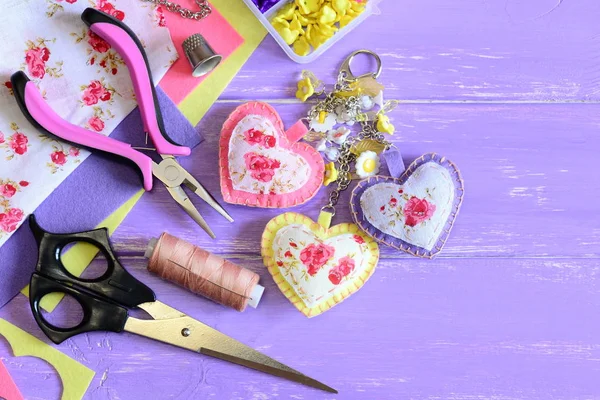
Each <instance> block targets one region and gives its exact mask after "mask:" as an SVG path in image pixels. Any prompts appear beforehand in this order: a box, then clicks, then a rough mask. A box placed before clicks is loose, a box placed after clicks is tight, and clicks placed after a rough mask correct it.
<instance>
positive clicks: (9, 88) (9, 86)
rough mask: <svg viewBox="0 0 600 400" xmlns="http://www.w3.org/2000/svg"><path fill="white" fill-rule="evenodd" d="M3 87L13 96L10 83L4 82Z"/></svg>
mask: <svg viewBox="0 0 600 400" xmlns="http://www.w3.org/2000/svg"><path fill="white" fill-rule="evenodd" d="M4 86H6V88H7V89H8V93H10V95H11V96H13V95H14V94H15V93H14V92H13V86H12V82H11V81H6V82H4ZM0 143H2V142H0Z"/></svg>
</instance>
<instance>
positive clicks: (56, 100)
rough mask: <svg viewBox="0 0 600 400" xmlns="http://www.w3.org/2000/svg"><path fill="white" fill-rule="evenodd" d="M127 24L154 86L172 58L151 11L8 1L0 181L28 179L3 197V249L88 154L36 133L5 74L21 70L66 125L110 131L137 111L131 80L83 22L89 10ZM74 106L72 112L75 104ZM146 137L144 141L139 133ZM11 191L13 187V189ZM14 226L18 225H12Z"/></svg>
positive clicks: (105, 0)
mask: <svg viewBox="0 0 600 400" xmlns="http://www.w3.org/2000/svg"><path fill="white" fill-rule="evenodd" d="M90 6H93V7H96V8H98V9H100V10H102V11H104V12H107V13H109V14H110V15H112V16H114V17H115V18H117V19H120V20H122V21H124V22H125V23H126V24H127V25H128V26H130V27H131V28H132V30H133V31H134V32H135V33H136V34H137V35H138V36H139V37H140V39H141V41H142V42H143V43H144V45H145V51H146V53H147V55H148V59H149V63H150V66H151V69H152V75H153V77H154V79H155V82H158V81H160V79H161V78H162V77H163V76H164V75H165V74H166V72H167V70H168V69H169V67H170V66H171V64H172V63H173V62H174V61H175V60H176V59H177V53H176V51H175V48H174V45H173V42H172V41H171V38H170V35H169V31H168V30H167V29H166V28H165V27H161V26H160V24H157V23H156V14H155V12H156V7H155V6H150V5H147V6H146V8H145V9H146V11H147V12H140V8H139V4H138V3H137V2H131V1H122V0H93V1H89V0H85V1H84V0H64V1H58V0H48V1H39V2H18V1H12V2H9V3H8V4H4V7H3V9H2V13H0V23H2V24H3V26H10V27H11V29H4V30H2V32H0V43H3V45H4V47H3V57H1V58H0V82H2V83H3V84H2V85H0V179H1V180H3V182H8V181H10V182H11V183H9V185H10V186H14V184H13V183H19V182H27V183H28V186H27V187H26V188H24V187H20V191H17V192H16V194H14V195H13V196H11V197H10V198H8V197H7V196H6V193H8V192H6V193H5V195H4V196H0V202H1V204H0V219H1V221H2V222H0V247H1V246H2V245H3V244H4V243H5V242H6V241H7V240H8V238H9V237H10V236H11V235H12V234H13V233H14V231H15V230H16V228H17V227H18V226H19V225H20V224H21V223H22V221H23V216H25V215H27V214H30V213H31V212H33V211H34V210H35V209H36V208H37V207H38V206H39V205H40V203H41V202H42V201H43V200H44V199H45V198H46V197H47V196H48V195H49V194H50V193H51V192H52V191H53V190H54V189H55V188H56V187H57V186H58V185H59V184H60V183H61V182H62V181H63V180H64V179H65V178H66V177H67V176H69V174H70V173H71V172H73V171H74V170H75V169H76V168H77V167H78V166H79V165H81V163H82V162H83V161H84V160H85V159H86V158H87V157H88V156H89V153H88V152H86V151H82V150H80V149H78V148H76V147H73V146H71V145H68V144H65V143H63V142H60V141H57V140H54V139H53V138H49V137H46V136H44V135H40V134H39V132H38V131H37V130H36V129H35V128H33V127H32V126H31V125H30V124H29V122H28V121H27V120H26V119H25V117H24V116H23V114H22V113H21V111H20V110H19V107H18V105H17V103H16V102H15V99H14V95H13V91H12V87H11V84H10V76H11V75H12V74H13V73H14V72H15V71H16V70H18V69H20V70H22V71H24V72H25V73H26V74H27V75H28V76H29V78H30V79H32V81H33V82H35V84H36V85H37V86H38V88H39V89H40V92H41V93H42V94H43V95H44V96H45V98H46V99H47V101H48V103H49V104H50V106H51V107H52V108H53V109H54V110H55V111H56V112H57V113H58V114H59V115H60V116H62V117H64V118H65V119H67V120H68V121H69V122H71V123H73V124H76V125H79V126H82V127H85V128H87V129H90V130H93V131H95V132H99V133H101V134H104V135H108V134H110V133H111V132H112V131H113V130H114V129H115V128H116V127H117V125H118V124H119V123H120V122H121V121H122V120H123V119H124V118H125V117H126V116H127V115H128V114H129V113H130V112H131V111H132V110H133V109H134V108H135V107H136V105H137V103H136V101H135V97H134V92H133V87H132V83H131V77H130V76H129V73H128V71H127V70H126V68H124V63H123V60H122V59H121V57H120V56H119V55H118V54H117V52H116V51H115V50H114V49H112V48H111V46H110V45H109V44H108V43H107V42H105V41H104V40H102V39H101V38H99V37H97V36H95V35H93V34H91V33H90V32H89V30H88V28H87V27H86V26H85V24H84V23H83V22H82V21H81V19H80V17H79V16H80V15H81V12H82V11H83V10H84V9H85V8H86V7H90ZM77 104H79V106H77V107H74V105H77ZM142 140H143V136H142ZM15 187H16V186H15ZM15 222H16V226H15Z"/></svg>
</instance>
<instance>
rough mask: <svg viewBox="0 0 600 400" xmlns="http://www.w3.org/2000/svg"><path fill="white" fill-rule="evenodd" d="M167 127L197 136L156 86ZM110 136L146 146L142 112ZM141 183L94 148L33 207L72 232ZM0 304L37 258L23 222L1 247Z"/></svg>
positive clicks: (44, 219) (178, 136) (182, 138)
mask: <svg viewBox="0 0 600 400" xmlns="http://www.w3.org/2000/svg"><path fill="white" fill-rule="evenodd" d="M157 94H158V99H159V103H160V106H161V111H162V113H163V117H164V120H165V126H166V129H167V132H168V133H169V135H170V136H171V137H172V138H173V139H174V140H175V141H177V142H179V143H181V144H184V145H187V146H190V147H194V146H196V145H197V144H198V143H200V141H201V136H200V135H199V134H198V132H197V131H196V130H195V129H194V128H193V127H192V126H191V125H190V123H189V122H188V121H187V119H186V118H185V117H184V116H183V115H182V114H181V113H180V112H179V111H178V110H177V107H176V106H175V104H173V102H172V101H171V100H170V99H169V98H168V96H167V95H166V94H165V93H164V92H163V91H162V90H160V88H159V89H158V90H157ZM111 137H113V138H116V139H119V140H123V141H126V142H130V143H132V144H133V145H138V146H144V145H145V143H144V141H145V134H144V129H143V124H142V120H141V116H140V113H139V110H138V109H135V110H134V111H133V112H132V113H131V114H130V115H129V116H127V118H125V120H123V122H122V123H121V124H120V125H119V126H118V127H117V129H116V130H115V131H114V132H113V134H112V135H111ZM140 188H141V181H140V177H139V174H138V172H137V170H136V169H134V168H133V167H131V165H129V164H128V163H123V162H121V161H119V160H116V159H109V158H107V157H105V156H103V155H101V154H98V153H94V154H92V156H90V157H89V158H88V159H87V160H86V161H84V162H83V163H82V165H81V167H79V168H77V169H76V170H75V171H74V172H73V173H72V174H71V176H70V178H69V179H68V180H66V181H65V182H63V184H62V185H60V186H59V187H58V188H57V189H56V190H55V191H54V192H53V193H52V195H51V196H50V197H48V198H47V199H46V200H45V201H44V202H43V203H42V204H41V205H40V206H39V207H38V209H37V210H36V211H35V215H36V217H37V218H38V222H39V223H40V224H41V225H42V226H43V227H44V228H46V229H47V230H49V231H53V232H75V231H80V230H89V229H92V228H94V227H96V226H97V225H98V224H99V223H100V222H101V221H103V220H104V219H105V218H106V217H108V216H109V215H110V214H111V213H113V211H115V210H116V209H117V208H118V207H119V206H121V205H122V204H123V203H125V202H126V201H127V200H129V199H131V198H132V196H134V195H135V194H136V193H137V192H138V191H139V190H140ZM0 260H1V261H0V306H2V305H4V304H6V303H7V302H8V301H9V300H10V299H11V298H12V297H13V296H15V295H16V294H17V293H18V292H19V291H20V290H21V289H23V288H24V287H25V286H26V285H27V283H28V282H29V277H30V276H31V273H32V271H33V270H34V268H35V264H36V262H37V246H36V243H35V240H34V238H33V235H32V234H31V232H30V230H29V227H28V226H27V224H24V225H23V226H21V227H20V228H19V230H18V231H17V232H16V233H15V234H14V235H13V237H11V238H10V240H9V241H8V242H7V243H6V244H5V245H4V246H3V247H2V248H0Z"/></svg>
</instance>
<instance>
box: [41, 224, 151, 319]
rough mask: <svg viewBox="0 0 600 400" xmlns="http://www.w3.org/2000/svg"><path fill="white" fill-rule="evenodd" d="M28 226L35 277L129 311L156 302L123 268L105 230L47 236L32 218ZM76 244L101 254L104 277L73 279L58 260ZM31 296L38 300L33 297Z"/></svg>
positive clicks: (146, 289)
mask: <svg viewBox="0 0 600 400" xmlns="http://www.w3.org/2000/svg"><path fill="white" fill-rule="evenodd" d="M29 226H30V227H31V230H32V232H33V235H34V237H35V239H36V241H37V244H38V248H39V255H38V262H37V266H36V272H37V274H38V275H41V276H44V277H46V278H48V279H51V280H54V281H59V282H61V283H63V284H67V285H70V286H71V287H73V288H77V289H82V290H84V291H86V292H89V293H92V294H95V295H96V296H98V297H103V298H106V299H109V300H110V301H112V302H114V303H116V304H120V305H122V306H125V307H128V308H133V307H137V306H138V305H140V304H142V303H147V302H152V301H155V300H156V296H155V295H154V292H153V291H152V289H150V288H149V287H148V286H146V285H144V284H143V283H142V282H140V281H139V280H137V279H136V278H134V277H133V275H131V274H130V273H129V272H127V270H126V269H125V268H123V266H122V265H121V263H120V262H119V260H118V259H117V257H116V256H115V254H114V251H113V249H112V247H111V245H110V241H109V237H108V230H107V229H106V228H101V229H95V230H92V231H87V232H78V233H70V234H56V233H50V232H47V231H45V230H44V229H42V227H40V225H39V224H38V223H37V221H36V219H35V216H34V215H33V214H32V215H30V217H29ZM76 242H86V243H89V244H91V245H94V246H96V247H97V248H98V249H99V250H100V251H101V252H102V253H103V254H104V257H105V258H106V262H107V268H106V271H105V272H104V274H102V275H101V276H99V277H97V278H94V279H83V278H78V277H76V276H74V275H72V274H71V273H70V272H69V271H68V270H67V269H66V268H65V266H64V265H63V263H62V261H61V259H60V256H61V252H62V250H63V249H64V248H65V246H67V245H69V244H70V243H76ZM30 291H31V292H35V289H34V288H31V289H30ZM33 295H34V296H37V294H36V293H33ZM42 297H43V296H42Z"/></svg>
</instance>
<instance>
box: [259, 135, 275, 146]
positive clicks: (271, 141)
mask: <svg viewBox="0 0 600 400" xmlns="http://www.w3.org/2000/svg"><path fill="white" fill-rule="evenodd" d="M262 144H263V146H265V147H266V148H267V149H272V148H273V147H275V144H277V139H275V136H271V135H265V136H263V140H262Z"/></svg>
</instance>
